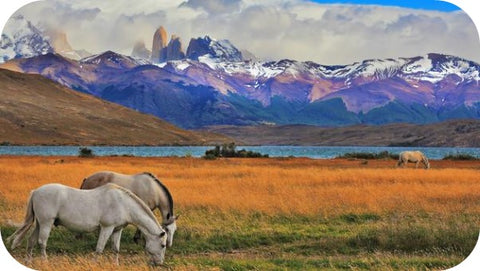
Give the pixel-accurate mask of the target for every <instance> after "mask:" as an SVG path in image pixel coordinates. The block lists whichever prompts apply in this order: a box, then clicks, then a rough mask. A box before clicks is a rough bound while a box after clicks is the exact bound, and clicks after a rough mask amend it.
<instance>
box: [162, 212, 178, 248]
mask: <svg viewBox="0 0 480 271" xmlns="http://www.w3.org/2000/svg"><path fill="white" fill-rule="evenodd" d="M179 217H180V216H179V215H177V216H172V217H170V218H169V220H168V222H167V223H165V224H163V229H164V230H165V232H167V247H171V246H172V245H173V235H174V234H175V231H176V230H177V223H176V220H177V219H178V218H179Z"/></svg>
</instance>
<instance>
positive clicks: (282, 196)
mask: <svg viewBox="0 0 480 271" xmlns="http://www.w3.org/2000/svg"><path fill="white" fill-rule="evenodd" d="M470 163H471V162H470ZM358 164H359V163H358V162H357V161H346V160H312V159H228V160H216V161H205V160H202V159H194V158H134V157H97V158H92V159H82V158H76V157H0V184H1V185H0V204H2V205H3V207H4V212H2V214H1V216H2V217H1V218H2V220H3V221H5V220H6V219H12V220H15V221H20V220H21V218H22V217H23V211H24V206H25V204H26V200H27V198H28V196H29V191H30V190H32V189H35V188H36V187H39V186H41V185H43V184H46V183H51V182H58V183H63V184H66V185H69V186H73V187H79V186H80V184H81V182H82V180H83V178H85V177H86V176H88V175H90V174H92V173H94V172H96V171H99V170H113V171H118V172H123V173H130V174H133V173H138V172H143V171H150V172H152V173H154V174H156V175H157V176H158V177H159V178H160V179H161V180H162V181H163V182H164V183H165V184H166V185H167V186H168V187H169V189H170V191H171V193H172V195H173V197H174V200H175V204H176V207H177V208H180V209H185V208H206V209H214V210H216V211H224V212H231V211H238V212H250V211H258V212H263V213H267V214H305V215H323V216H325V217H329V216H335V215H338V214H344V213H349V212H354V213H365V212H375V213H391V212H403V213H405V212H407V213H408V212H418V211H425V212H440V213H454V212H462V213H478V212H479V211H480V171H479V170H478V167H477V169H475V165H473V168H472V166H470V167H467V168H448V167H447V168H437V169H435V168H433V169H431V170H421V169H418V170H415V169H413V168H407V169H398V168H395V167H393V165H394V162H392V161H389V162H384V163H383V164H372V165H369V166H358ZM335 165H336V166H335ZM447 165H448V164H447ZM469 165H472V164H469ZM443 166H445V164H443ZM477 166H478V165H477Z"/></svg>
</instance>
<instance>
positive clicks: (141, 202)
mask: <svg viewBox="0 0 480 271" xmlns="http://www.w3.org/2000/svg"><path fill="white" fill-rule="evenodd" d="M107 185H108V186H112V187H113V188H115V189H118V190H120V191H122V192H123V193H125V194H127V195H128V196H129V197H130V198H132V199H133V200H134V201H135V202H136V203H138V204H139V205H140V206H141V207H142V209H143V210H144V211H145V212H146V213H147V214H148V216H150V218H152V219H153V221H155V223H156V224H157V225H158V227H160V224H158V221H157V218H156V217H155V216H154V215H153V213H152V210H150V208H148V206H147V205H146V204H145V202H143V200H141V199H140V198H139V197H138V196H136V195H135V194H133V192H132V191H130V190H128V189H126V188H125V187H122V186H120V185H116V184H114V183H109V184H107ZM107 185H105V186H107ZM160 228H161V227H160Z"/></svg>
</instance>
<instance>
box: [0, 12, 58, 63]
mask: <svg viewBox="0 0 480 271" xmlns="http://www.w3.org/2000/svg"><path fill="white" fill-rule="evenodd" d="M53 52H54V49H53V47H52V46H51V44H50V42H49V39H48V37H47V36H45V35H44V34H43V33H42V31H40V30H39V29H38V28H37V27H35V26H34V25H33V24H32V23H31V22H30V21H27V20H26V19H25V18H24V17H23V16H22V15H17V16H14V17H12V18H10V19H9V20H8V22H7V24H6V25H5V28H4V29H3V33H2V39H1V40H0V56H1V58H0V62H4V61H7V60H10V59H14V58H27V57H33V56H37V55H44V54H47V53H53Z"/></svg>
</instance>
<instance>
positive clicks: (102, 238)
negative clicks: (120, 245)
mask: <svg viewBox="0 0 480 271" xmlns="http://www.w3.org/2000/svg"><path fill="white" fill-rule="evenodd" d="M113 229H114V227H113V226H109V227H101V228H100V234H99V236H98V241H97V248H96V249H95V252H97V253H102V252H103V249H104V248H105V244H106V243H107V241H108V238H110V235H112V232H113Z"/></svg>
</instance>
